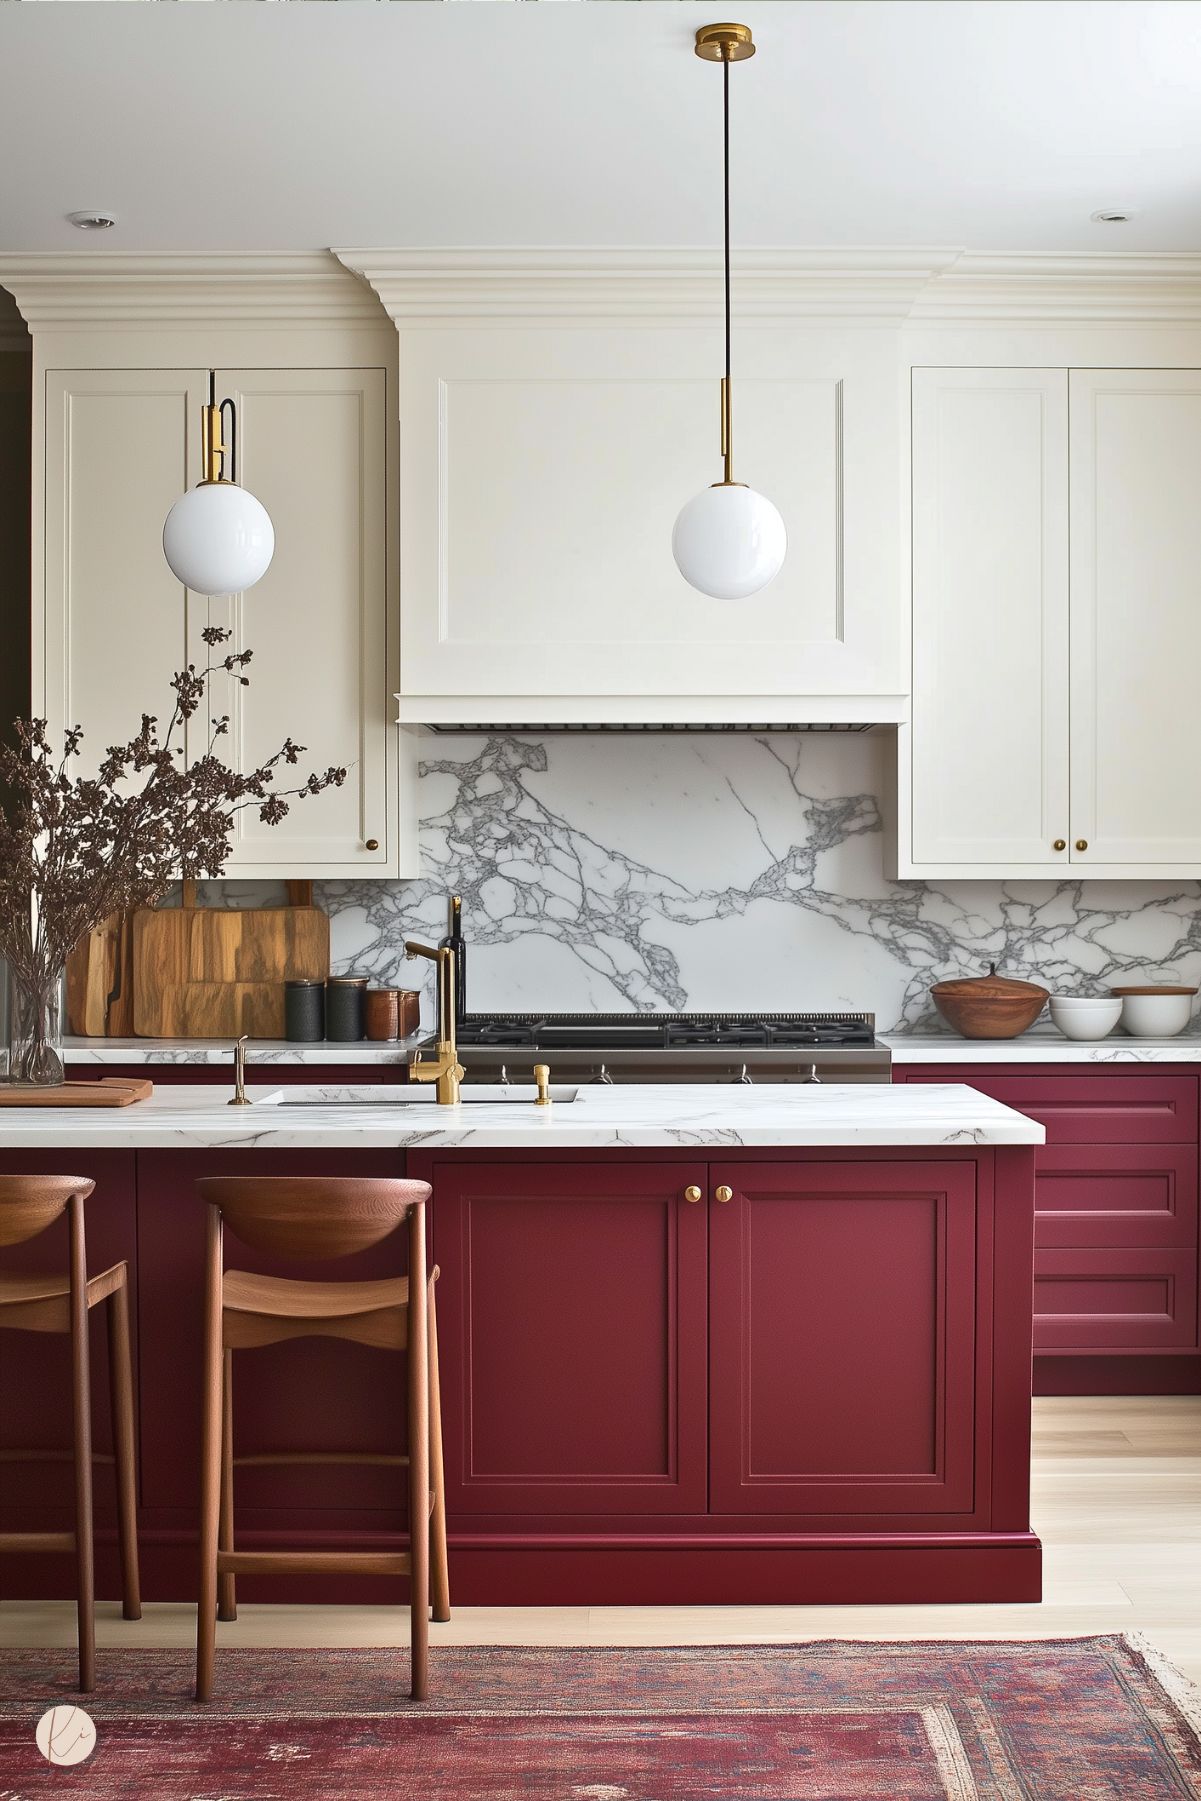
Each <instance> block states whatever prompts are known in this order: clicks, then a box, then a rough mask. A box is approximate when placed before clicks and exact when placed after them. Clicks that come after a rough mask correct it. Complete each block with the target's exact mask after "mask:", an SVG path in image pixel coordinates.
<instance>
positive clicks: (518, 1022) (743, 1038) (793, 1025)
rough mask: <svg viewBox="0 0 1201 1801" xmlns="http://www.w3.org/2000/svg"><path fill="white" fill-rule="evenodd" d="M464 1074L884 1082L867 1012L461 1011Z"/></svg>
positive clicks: (883, 1060) (885, 1069)
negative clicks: (545, 1070)
mask: <svg viewBox="0 0 1201 1801" xmlns="http://www.w3.org/2000/svg"><path fill="white" fill-rule="evenodd" d="M458 1042H459V1057H460V1061H461V1062H462V1063H463V1064H464V1066H465V1067H466V1069H467V1074H468V1080H469V1081H475V1082H495V1081H502V1082H503V1081H506V1080H507V1081H513V1082H528V1081H529V1079H530V1068H531V1065H532V1064H534V1063H549V1064H550V1067H551V1077H552V1080H554V1081H556V1082H887V1081H889V1080H890V1079H891V1062H892V1059H891V1055H890V1053H889V1051H888V1049H887V1047H886V1046H885V1045H882V1044H878V1043H877V1042H876V1035H875V1022H874V1019H873V1016H872V1015H871V1014H870V1013H503V1014H487V1013H465V1014H464V1015H463V1016H462V1018H461V1019H460V1021H459V1024H458Z"/></svg>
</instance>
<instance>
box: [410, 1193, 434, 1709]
mask: <svg viewBox="0 0 1201 1801" xmlns="http://www.w3.org/2000/svg"><path fill="white" fill-rule="evenodd" d="M426 1280H427V1278H426V1273H425V1208H424V1207H420V1206H418V1207H410V1208H409V1368H408V1376H409V1443H408V1452H409V1572H410V1573H409V1609H410V1615H411V1617H410V1622H409V1629H410V1644H411V1653H410V1656H411V1671H412V1684H411V1688H410V1693H411V1694H412V1697H413V1699H414V1701H424V1700H425V1698H426V1696H427V1694H428V1693H429V1636H430V1622H429V1604H430V1377H429V1310H428V1303H427V1296H426Z"/></svg>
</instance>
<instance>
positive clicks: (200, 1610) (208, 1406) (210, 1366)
mask: <svg viewBox="0 0 1201 1801" xmlns="http://www.w3.org/2000/svg"><path fill="white" fill-rule="evenodd" d="M205 1264H206V1267H205V1294H204V1394H203V1419H202V1424H201V1436H200V1582H199V1588H198V1595H197V1608H196V1699H197V1700H198V1701H211V1700H212V1698H213V1658H214V1655H215V1652H216V1648H217V1534H218V1522H219V1516H220V1510H221V1387H222V1382H221V1371H222V1360H221V1324H222V1319H221V1315H222V1306H221V1215H220V1212H219V1211H218V1209H217V1208H216V1207H214V1206H212V1205H211V1204H210V1206H209V1217H208V1244H207V1255H206V1259H205Z"/></svg>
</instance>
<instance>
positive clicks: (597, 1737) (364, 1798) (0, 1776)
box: [0, 1627, 1201, 1801]
mask: <svg viewBox="0 0 1201 1801" xmlns="http://www.w3.org/2000/svg"><path fill="white" fill-rule="evenodd" d="M133 1632H136V1627H135V1628H132V1629H131V1635H132V1633H133ZM406 1664H407V1660H406V1658H405V1656H404V1654H403V1653H398V1652H392V1651H339V1650H314V1651H249V1650H247V1651H239V1650H226V1649H224V1648H222V1649H221V1650H220V1651H219V1652H218V1657H217V1680H218V1699H217V1701H216V1702H215V1703H214V1704H213V1705H211V1706H209V1707H207V1708H199V1707H196V1706H194V1705H192V1704H191V1703H190V1701H189V1697H188V1685H189V1682H190V1679H191V1662H190V1659H189V1658H188V1656H187V1655H186V1654H184V1653H182V1652H178V1651H153V1650H148V1651H124V1650H123V1651H101V1652H100V1653H99V1684H98V1687H97V1690H96V1693H95V1694H94V1695H93V1696H91V1697H90V1698H89V1699H88V1702H87V1711H88V1713H89V1714H90V1715H91V1718H92V1720H93V1721H94V1723H95V1728H96V1739H95V1748H94V1750H92V1751H91V1753H90V1755H88V1756H87V1757H86V1759H85V1760H84V1761H83V1762H80V1763H77V1764H75V1765H73V1766H71V1767H54V1768H52V1767H51V1766H50V1765H49V1764H48V1763H47V1762H46V1760H45V1758H44V1757H43V1755H42V1754H41V1752H40V1751H39V1750H38V1747H37V1744H36V1742H35V1732H36V1728H37V1724H38V1721H39V1719H40V1718H41V1716H42V1715H43V1714H44V1713H45V1711H46V1710H47V1709H48V1708H50V1707H51V1706H52V1705H53V1704H55V1703H56V1702H57V1703H62V1704H63V1705H64V1708H66V1707H68V1706H69V1704H70V1703H71V1702H72V1701H73V1700H77V1699H78V1697H75V1696H73V1695H72V1693H71V1683H72V1682H73V1680H74V1675H73V1659H72V1658H71V1657H69V1656H68V1655H67V1654H66V1653H64V1652H58V1651H37V1650H29V1651H25V1650H23V1651H0V1801H32V1798H33V1797H35V1796H43V1795H51V1794H53V1795H56V1796H88V1797H89V1798H90V1801H112V1798H114V1797H122V1798H123V1801H124V1798H128V1801H135V1798H136V1801H251V1798H253V1801H299V1797H304V1801H311V1798H313V1801H315V1798H324V1797H329V1798H330V1801H333V1798H334V1797H336V1798H337V1801H377V1798H378V1797H395V1798H396V1801H408V1798H409V1797H413V1798H414V1801H416V1798H417V1797H421V1801H518V1798H520V1801H714V1798H715V1797H720V1798H721V1801H1197V1798H1199V1797H1201V1740H1199V1739H1198V1728H1199V1727H1201V1712H1199V1711H1198V1700H1197V1695H1196V1691H1193V1690H1192V1689H1190V1687H1189V1685H1188V1684H1187V1683H1186V1682H1185V1681H1184V1679H1183V1677H1181V1676H1179V1675H1178V1674H1177V1673H1176V1672H1175V1671H1173V1670H1172V1669H1171V1668H1170V1666H1168V1665H1166V1664H1163V1663H1162V1662H1161V1661H1160V1660H1159V1659H1158V1658H1157V1657H1156V1654H1155V1653H1154V1652H1153V1651H1151V1650H1150V1648H1149V1647H1147V1646H1146V1645H1143V1644H1141V1643H1140V1642H1137V1641H1134V1640H1130V1639H1126V1638H1120V1637H1107V1638H1085V1639H1067V1640H1044V1641H1033V1642H1023V1643H1014V1642H1012V1641H1000V1642H996V1641H994V1642H981V1643H970V1644H957V1643H950V1642H944V1643H937V1644H866V1643H849V1642H846V1641H843V1640H834V1641H824V1642H821V1643H814V1644H801V1645H789V1646H783V1647H781V1646H775V1645H740V1646H722V1647H717V1648H710V1647H706V1648H703V1649H697V1648H690V1649H680V1650H656V1649H637V1650H616V1649H567V1650H545V1649H538V1650H531V1649H527V1648H523V1647H511V1646H503V1647H501V1646H496V1647H488V1648H484V1649H465V1648H455V1649H444V1650H438V1649H435V1651H434V1654H433V1679H434V1687H435V1693H434V1697H433V1699H431V1700H430V1701H429V1702H427V1703H425V1704H424V1705H422V1706H420V1707H415V1706H413V1705H412V1704H411V1703H410V1702H409V1701H408V1700H407V1697H406V1695H405V1686H406V1682H407V1668H406ZM65 1719H66V1714H65V1712H64V1714H63V1715H62V1716H60V1723H61V1721H62V1720H65ZM74 1731H75V1724H74V1723H71V1730H70V1731H65V1730H64V1732H63V1734H62V1735H61V1736H60V1739H59V1742H60V1743H63V1744H66V1743H67V1741H68V1739H69V1738H70V1737H71V1733H72V1732H74ZM44 1736H45V1729H43V1737H44Z"/></svg>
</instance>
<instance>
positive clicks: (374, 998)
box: [365, 988, 400, 1044]
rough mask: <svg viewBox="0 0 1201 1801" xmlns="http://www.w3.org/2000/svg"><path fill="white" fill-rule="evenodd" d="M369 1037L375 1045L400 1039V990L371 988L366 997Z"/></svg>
mask: <svg viewBox="0 0 1201 1801" xmlns="http://www.w3.org/2000/svg"><path fill="white" fill-rule="evenodd" d="M365 1002H366V1008H365V1023H366V1027H367V1036H368V1038H370V1039H371V1040H372V1042H373V1043H375V1044H386V1043H388V1042H389V1041H390V1040H391V1039H394V1038H399V1037H400V990H399V988H369V989H368V990H367V993H366V996H365Z"/></svg>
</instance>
